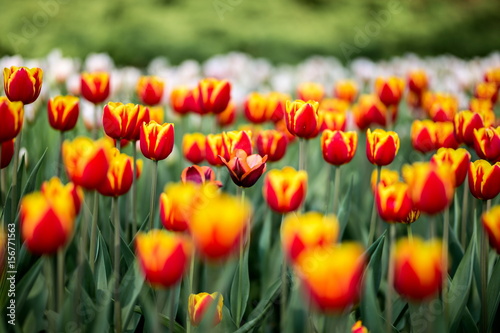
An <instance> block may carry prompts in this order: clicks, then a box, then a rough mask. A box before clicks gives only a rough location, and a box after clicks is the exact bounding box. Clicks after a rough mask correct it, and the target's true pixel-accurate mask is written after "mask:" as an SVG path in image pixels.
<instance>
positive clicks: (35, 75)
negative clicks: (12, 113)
mask: <svg viewBox="0 0 500 333" xmlns="http://www.w3.org/2000/svg"><path fill="white" fill-rule="evenodd" d="M42 79H43V71H42V70H41V69H40V68H36V67H35V68H27V67H16V66H12V67H10V68H4V69H3V88H4V90H5V95H7V98H8V99H9V100H10V101H11V102H22V103H23V104H24V105H26V104H31V103H33V102H34V101H36V99H37V98H38V96H39V95H40V91H41V90H42Z"/></svg>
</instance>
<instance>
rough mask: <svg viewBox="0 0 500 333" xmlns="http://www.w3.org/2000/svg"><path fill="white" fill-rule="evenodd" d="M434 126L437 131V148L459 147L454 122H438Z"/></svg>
mask: <svg viewBox="0 0 500 333" xmlns="http://www.w3.org/2000/svg"><path fill="white" fill-rule="evenodd" d="M434 127H435V131H436V149H439V148H453V149H457V148H458V145H459V143H458V142H457V140H456V137H455V130H454V127H453V123H452V122H449V121H446V122H437V123H435V124H434Z"/></svg>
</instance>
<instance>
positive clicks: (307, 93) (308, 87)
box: [297, 82, 325, 102]
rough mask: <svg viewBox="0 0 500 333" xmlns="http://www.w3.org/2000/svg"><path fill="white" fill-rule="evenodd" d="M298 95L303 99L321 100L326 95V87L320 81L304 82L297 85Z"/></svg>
mask: <svg viewBox="0 0 500 333" xmlns="http://www.w3.org/2000/svg"><path fill="white" fill-rule="evenodd" d="M297 96H298V98H299V99H301V100H303V101H316V102H321V100H322V99H323V96H325V89H324V88H323V86H322V85H321V84H319V83H315V82H304V83H301V84H299V86H298V87H297Z"/></svg>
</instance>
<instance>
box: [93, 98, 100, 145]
mask: <svg viewBox="0 0 500 333" xmlns="http://www.w3.org/2000/svg"><path fill="white" fill-rule="evenodd" d="M98 113H99V104H95V105H94V128H93V130H92V137H93V139H94V140H97V138H98V137H99V117H98V116H97V115H98Z"/></svg>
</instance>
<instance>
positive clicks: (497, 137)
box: [473, 127, 500, 161]
mask: <svg viewBox="0 0 500 333" xmlns="http://www.w3.org/2000/svg"><path fill="white" fill-rule="evenodd" d="M473 141H474V150H475V151H476V153H477V155H478V156H479V158H482V159H485V160H488V161H496V160H498V158H499V157H500V127H497V128H494V127H483V128H480V129H475V130H474V136H473Z"/></svg>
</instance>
